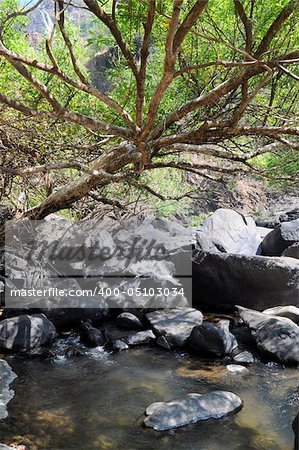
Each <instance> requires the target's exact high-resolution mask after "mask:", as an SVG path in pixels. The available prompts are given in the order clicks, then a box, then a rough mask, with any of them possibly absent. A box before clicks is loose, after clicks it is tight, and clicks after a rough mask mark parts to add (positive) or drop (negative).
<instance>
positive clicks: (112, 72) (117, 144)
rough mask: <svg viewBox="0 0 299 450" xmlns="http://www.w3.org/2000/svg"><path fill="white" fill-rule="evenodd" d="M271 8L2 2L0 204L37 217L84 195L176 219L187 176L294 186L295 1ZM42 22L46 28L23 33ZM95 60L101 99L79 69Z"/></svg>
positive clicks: (230, 0)
mask: <svg viewBox="0 0 299 450" xmlns="http://www.w3.org/2000/svg"><path fill="white" fill-rule="evenodd" d="M272 3H273V4H272ZM272 3H271V7H270V6H269V2H268V1H266V0H257V1H252V0H242V1H241V0H222V2H221V3H220V4H219V2H216V1H215V0H210V1H209V0H198V1H196V0H156V1H155V0H148V1H140V0H127V1H123V0H122V1H119V2H115V1H112V0H109V1H107V0H105V1H96V0H83V1H82V3H78V5H76V6H74V5H69V4H68V3H67V2H64V0H60V1H58V0H57V1H56V0H55V1H54V2H49V1H48V0H43V1H42V2H41V3H40V2H38V3H37V1H36V0H32V1H31V2H30V3H29V4H27V5H26V6H24V5H23V4H21V3H18V2H17V1H16V0H4V1H2V2H1V5H0V104H2V107H1V118H0V138H1V140H2V148H3V151H2V153H1V166H2V169H1V170H2V171H1V173H2V180H3V188H2V199H4V201H7V202H9V203H13V204H15V206H16V209H18V208H19V209H20V208H21V209H22V210H23V211H24V212H25V214H27V215H29V216H30V215H32V214H35V217H42V216H43V215H44V214H45V213H46V212H47V213H48V212H51V211H56V210H59V209H64V208H66V207H69V206H71V205H73V204H75V205H77V206H78V205H81V206H82V203H80V202H81V199H84V198H85V199H86V198H87V199H88V200H87V203H88V202H89V201H91V200H90V197H88V196H89V194H92V195H94V197H95V198H96V197H97V196H98V198H99V194H100V198H101V201H103V200H105V199H112V200H113V199H115V200H117V201H119V200H124V199H125V200H126V202H125V203H128V204H132V203H134V201H136V199H141V200H142V202H144V203H145V204H146V205H147V207H148V208H149V210H154V211H155V212H156V213H157V214H158V215H174V214H187V213H188V211H189V208H190V203H191V199H190V198H189V197H188V195H189V194H188V193H189V191H190V190H191V189H192V188H190V185H189V184H188V183H187V182H186V179H185V171H189V172H191V173H195V174H196V175H197V176H201V177H203V178H204V179H208V180H211V181H213V182H214V181H219V182H224V183H225V182H228V181H229V180H230V179H231V178H232V177H233V176H235V175H240V174H242V173H244V174H247V173H249V172H252V173H254V174H255V175H261V176H264V177H266V178H268V179H269V180H270V181H271V180H274V179H277V180H278V182H279V183H281V184H286V183H293V182H295V181H296V180H298V175H299V166H298V156H297V153H298V143H297V140H296V139H298V134H299V133H298V117H299V115H298V112H299V111H298V80H299V64H298V61H299V49H298V48H297V46H298V42H299V29H298V27H297V26H296V25H297V23H298V19H299V10H298V0H277V1H276V2H272ZM53 6H54V8H55V14H56V15H55V16H54V13H53V11H52V7H53ZM26 8H27V9H28V12H27V13H25V10H26ZM42 13H43V14H47V15H48V16H47V17H50V18H51V20H52V21H53V27H52V28H51V29H49V27H45V29H44V30H42V31H38V32H37V33H35V32H32V28H30V27H32V24H34V23H35V24H36V23H37V25H38V26H40V23H39V22H40V20H41V19H40V17H41V14H42ZM177 13H178V14H177ZM176 14H177V15H176ZM185 31H186V33H185ZM184 33H185V34H184ZM182 36H183V37H182ZM147 37H148V39H147ZM180 37H182V38H181V40H180ZM177 43H178V44H177ZM109 52H110V53H109ZM108 54H109V55H110V56H109V58H110V59H109V58H108V56H107V58H108V59H107V58H106V60H105V55H108ZM99 55H100V56H101V55H102V59H99V61H102V63H101V64H102V65H101V66H100V67H99V68H97V69H96V70H99V71H100V72H102V74H104V77H105V78H106V79H107V80H110V84H111V89H110V91H109V92H108V91H102V90H101V88H99V87H96V86H94V85H93V84H92V82H91V76H90V75H91V74H90V73H89V70H88V69H87V67H89V66H88V63H89V61H90V59H91V58H93V57H98V58H100V57H99ZM111 55H112V56H111ZM111 58H112V59H113V61H112V59H111ZM103 61H105V63H107V64H106V66H105V64H104V63H103ZM103 64H104V65H103ZM24 114H25V117H26V118H25V119H24ZM124 151H126V152H127V153H126V156H125V157H123V156H122V155H123V152H124ZM110 154H111V155H113V158H114V159H113V158H112V157H111V158H112V159H113V161H112V159H111V158H110V157H109V155H110ZM107 155H108V157H107ZM122 158H123V159H122ZM111 161H112V162H111ZM37 166H43V167H40V168H37ZM54 166H55V167H54ZM30 167H31V168H35V169H34V174H32V172H28V171H27V172H26V170H27V169H26V168H30ZM99 168H100V169H99ZM25 169H26V170H25ZM24 170H25V172H24ZM93 170H96V171H97V170H100V171H102V172H100V173H101V176H102V178H101V177H100V176H98V175H97V174H94V173H93ZM113 175H116V176H115V177H113ZM88 177H89V178H88ZM117 177H118V178H117ZM273 182H274V181H273ZM144 186H147V187H148V188H149V189H147V190H146V188H145V187H144ZM128 191H130V192H128ZM21 192H23V193H24V194H25V198H26V201H25V203H24V204H22V205H20V204H19V203H20V202H19V200H18V197H19V196H20V193H21ZM186 195H187V196H186ZM175 198H179V201H178V202H177V201H176V200H174V199H175ZM5 199H6V200H5ZM2 201H3V200H2ZM84 201H85V200H83V202H84ZM78 202H79V203H78ZM110 203H111V202H110ZM112 203H113V202H112ZM88 205H89V206H88V207H90V204H89V203H88ZM32 210H33V211H34V212H32ZM74 210H75V211H76V207H74ZM196 220H197V219H196ZM198 220H199V221H200V220H201V218H200V217H199V218H198Z"/></svg>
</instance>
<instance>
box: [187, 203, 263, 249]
mask: <svg viewBox="0 0 299 450" xmlns="http://www.w3.org/2000/svg"><path fill="white" fill-rule="evenodd" d="M196 237H197V245H198V247H199V248H200V249H201V250H203V251H206V252H220V253H238V254H244V255H255V254H256V253H257V251H258V248H259V246H260V243H261V237H260V235H259V233H258V231H257V228H256V225H255V222H254V220H253V219H252V218H251V217H245V216H243V215H241V214H239V213H237V212H236V211H233V210H230V209H218V210H217V211H216V212H215V213H214V214H213V215H212V216H210V217H208V218H207V219H206V220H205V222H204V224H203V225H202V226H201V227H200V229H199V230H198V232H197V236H196Z"/></svg>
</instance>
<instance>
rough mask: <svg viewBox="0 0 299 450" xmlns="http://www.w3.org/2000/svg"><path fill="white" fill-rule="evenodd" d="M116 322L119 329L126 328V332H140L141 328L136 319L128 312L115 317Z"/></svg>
mask: <svg viewBox="0 0 299 450" xmlns="http://www.w3.org/2000/svg"><path fill="white" fill-rule="evenodd" d="M116 322H117V324H118V325H119V326H120V327H123V328H126V329H127V330H141V329H142V328H143V325H142V323H141V322H140V320H139V319H138V317H136V316H135V315H134V314H132V313H129V312H123V313H121V314H120V315H119V316H118V317H117V320H116Z"/></svg>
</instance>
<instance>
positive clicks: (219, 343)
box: [187, 320, 238, 357]
mask: <svg viewBox="0 0 299 450" xmlns="http://www.w3.org/2000/svg"><path fill="white" fill-rule="evenodd" d="M187 343H188V345H190V346H191V347H192V348H193V349H194V350H197V351H199V352H202V353H204V354H209V355H212V356H218V357H223V356H225V355H229V354H230V353H231V352H232V350H233V349H234V348H236V347H237V345H238V344H237V340H236V338H235V336H234V335H233V334H231V333H230V331H229V321H228V320H220V322H219V323H218V324H216V325H215V324H213V323H210V322H203V324H202V325H198V326H196V327H194V328H193V330H192V332H191V334H190V336H189V338H188V341H187Z"/></svg>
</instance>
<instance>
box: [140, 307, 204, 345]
mask: <svg viewBox="0 0 299 450" xmlns="http://www.w3.org/2000/svg"><path fill="white" fill-rule="evenodd" d="M146 318H147V319H148V320H149V322H150V324H151V326H152V327H153V329H154V330H155V331H156V332H157V333H159V334H161V335H165V337H166V338H167V341H168V343H169V344H170V345H173V346H178V347H181V346H182V345H183V344H184V343H185V341H186V339H187V338H188V337H189V336H190V334H191V331H192V329H193V327H195V326H196V325H201V324H202V321H203V315H202V313H201V312H200V311H197V310H196V309H194V308H173V309H161V310H158V311H154V312H151V313H148V314H146Z"/></svg>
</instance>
